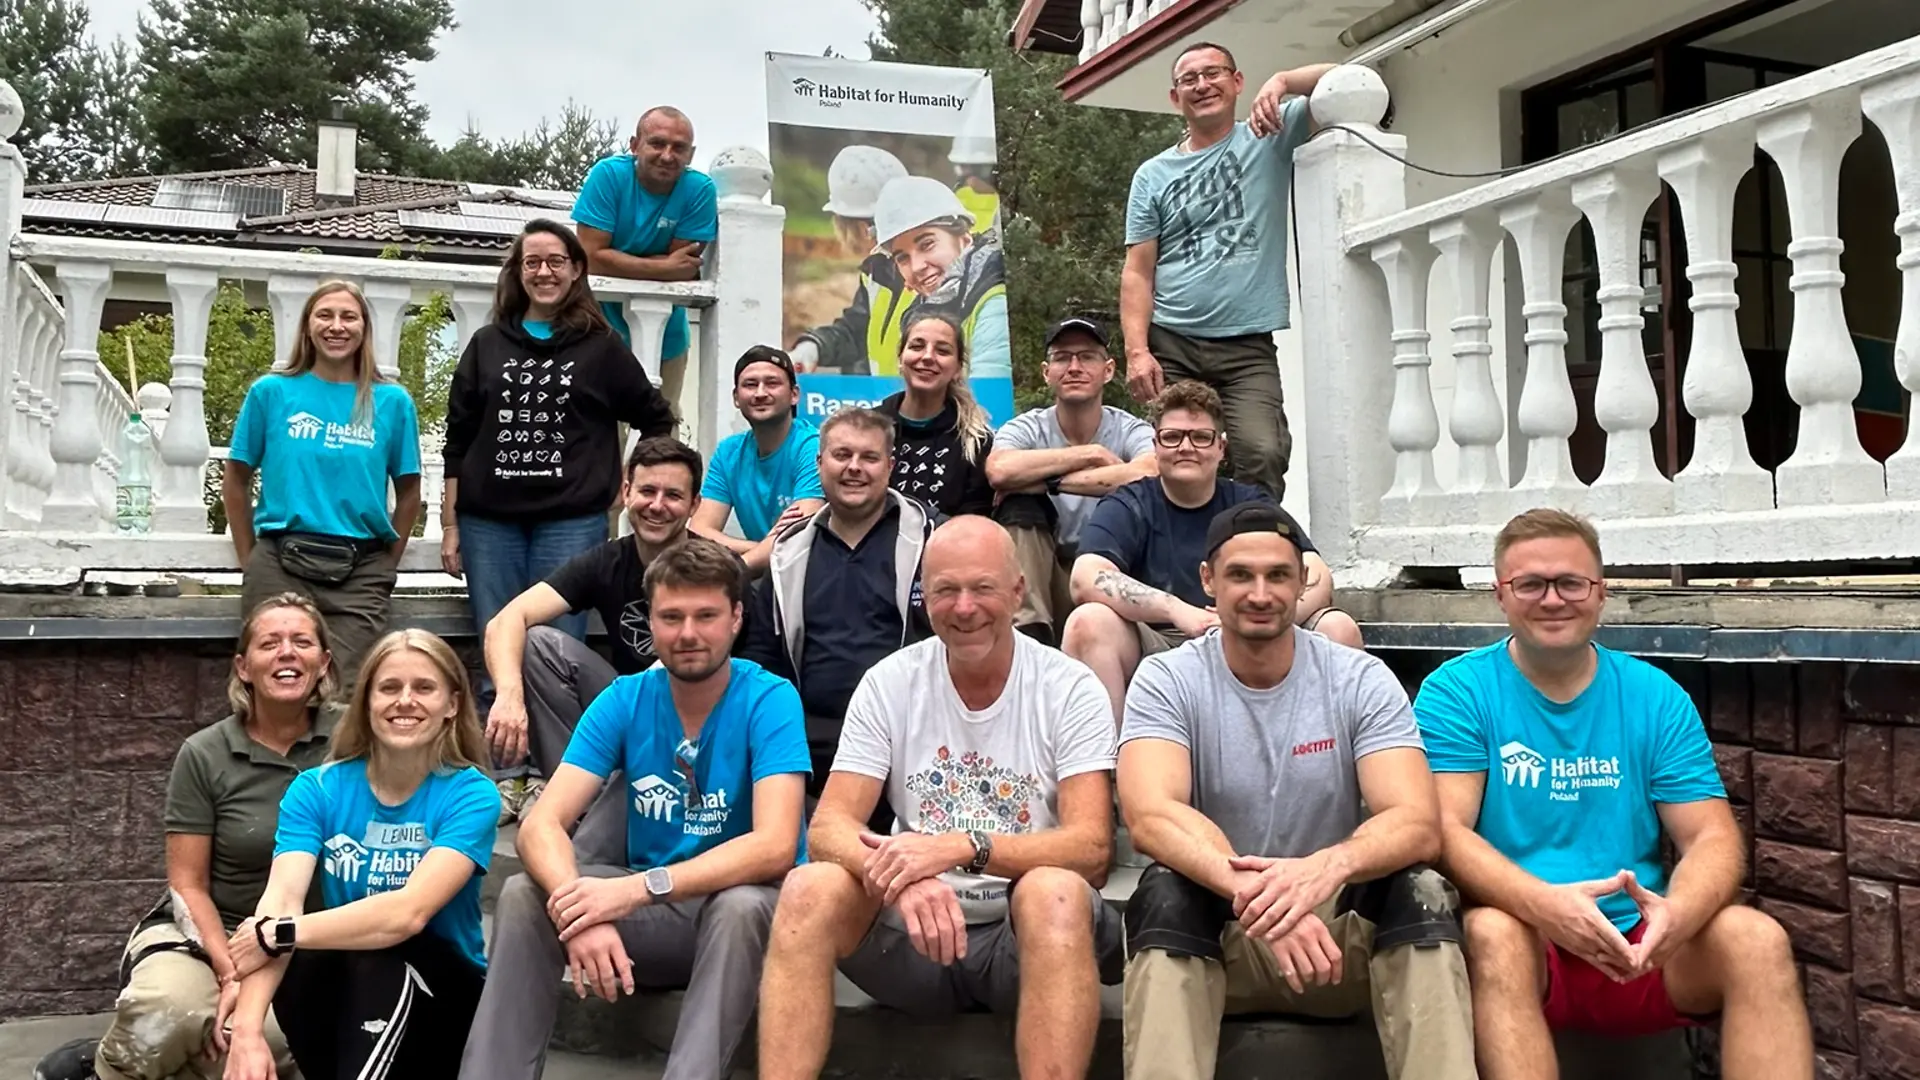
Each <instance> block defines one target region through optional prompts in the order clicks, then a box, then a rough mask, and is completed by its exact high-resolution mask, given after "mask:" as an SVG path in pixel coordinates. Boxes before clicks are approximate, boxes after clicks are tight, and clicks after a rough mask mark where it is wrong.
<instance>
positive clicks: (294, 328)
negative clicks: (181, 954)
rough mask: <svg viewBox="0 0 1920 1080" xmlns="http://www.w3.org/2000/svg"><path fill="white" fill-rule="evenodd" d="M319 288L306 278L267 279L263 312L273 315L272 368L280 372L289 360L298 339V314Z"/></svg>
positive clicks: (277, 276) (279, 276)
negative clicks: (265, 304)
mask: <svg viewBox="0 0 1920 1080" xmlns="http://www.w3.org/2000/svg"><path fill="white" fill-rule="evenodd" d="M319 287H320V279H319V278H317V277H313V276H311V275H309V274H272V275H269V276H268V278H267V310H268V311H269V312H271V313H272V315H273V366H274V368H275V369H280V370H284V369H285V368H286V367H287V366H288V364H290V363H291V362H292V360H293V343H294V342H296V341H298V340H299V339H300V334H301V332H302V327H301V326H300V314H301V312H302V311H304V310H305V309H306V306H307V297H309V296H311V295H313V290H315V289H317V288H319Z"/></svg>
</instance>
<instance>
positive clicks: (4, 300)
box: [0, 82, 29, 508]
mask: <svg viewBox="0 0 1920 1080" xmlns="http://www.w3.org/2000/svg"><path fill="white" fill-rule="evenodd" d="M5 85H6V84H5V83H4V82H0V86H5ZM12 92H13V91H12V90H11V88H9V89H7V90H5V91H3V92H0V93H6V94H11V93H12ZM17 126H18V125H16V128H17ZM12 135H13V132H12V131H0V452H4V453H5V454H6V455H7V458H6V460H5V461H0V508H4V507H5V506H6V505H7V504H8V503H9V502H10V501H11V500H13V498H14V495H15V492H14V489H15V487H16V485H18V484H20V482H21V481H20V479H19V471H20V466H21V465H22V463H23V459H21V458H18V457H16V456H15V455H16V453H17V452H19V448H20V438H19V436H20V434H21V429H22V428H23V427H25V425H26V415H25V411H24V408H21V409H18V410H16V408H15V407H14V406H13V404H12V402H10V401H8V400H7V399H8V398H12V397H13V395H12V394H11V391H12V390H13V388H14V387H15V386H17V385H18V382H17V380H19V379H20V378H21V377H22V376H23V373H24V371H25V370H26V356H27V350H26V345H27V330H26V326H25V323H26V313H27V307H28V303H29V300H28V298H27V296H26V290H25V288H23V287H22V283H21V281H20V280H19V278H20V276H21V275H20V273H18V272H16V271H15V268H14V262H13V256H12V254H11V250H12V246H13V238H14V236H15V235H16V234H18V233H19V232H20V218H21V211H22V208H23V205H24V202H25V199H26V194H25V188H26V184H27V167H26V162H25V161H24V160H23V159H22V158H21V156H20V151H19V149H18V148H16V147H15V146H14V145H13V144H12V143H10V142H8V141H7V139H9V138H11V137H12ZM21 266H22V270H24V266H25V264H21ZM13 400H14V401H19V400H20V399H18V398H14V399H13Z"/></svg>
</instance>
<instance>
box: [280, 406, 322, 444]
mask: <svg viewBox="0 0 1920 1080" xmlns="http://www.w3.org/2000/svg"><path fill="white" fill-rule="evenodd" d="M326 426H327V423H326V421H324V420H322V419H320V418H319V417H317V416H315V415H313V414H312V413H310V412H297V413H294V414H293V415H292V416H289V417H287V437H288V438H290V439H311V438H313V437H314V436H315V435H318V434H320V431H321V429H323V428H325V427H326Z"/></svg>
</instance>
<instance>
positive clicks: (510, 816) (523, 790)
mask: <svg viewBox="0 0 1920 1080" xmlns="http://www.w3.org/2000/svg"><path fill="white" fill-rule="evenodd" d="M493 786H494V788H495V789H496V790H498V791H499V792H500V820H499V821H498V822H497V823H496V824H499V825H511V824H513V823H514V822H515V821H518V820H520V809H521V807H523V806H525V805H526V802H527V781H526V778H524V777H519V776H516V777H513V778H511V779H508V780H501V781H498V782H497V783H495V784H494V785H493Z"/></svg>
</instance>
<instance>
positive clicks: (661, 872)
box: [646, 866, 673, 900]
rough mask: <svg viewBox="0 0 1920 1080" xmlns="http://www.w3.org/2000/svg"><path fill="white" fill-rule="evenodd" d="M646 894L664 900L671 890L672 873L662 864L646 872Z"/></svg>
mask: <svg viewBox="0 0 1920 1080" xmlns="http://www.w3.org/2000/svg"><path fill="white" fill-rule="evenodd" d="M646 881H647V895H648V896H651V897H653V898H654V899H655V900H665V899H666V898H667V896H668V895H669V894H671V893H672V892H673V873H672V871H670V870H668V869H667V868H666V867H664V866H656V867H654V868H653V869H651V870H649V871H647V873H646Z"/></svg>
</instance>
